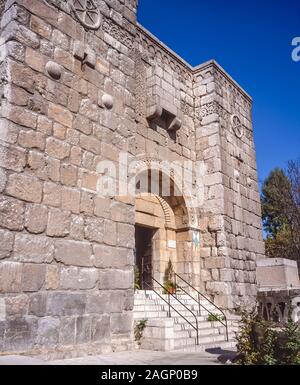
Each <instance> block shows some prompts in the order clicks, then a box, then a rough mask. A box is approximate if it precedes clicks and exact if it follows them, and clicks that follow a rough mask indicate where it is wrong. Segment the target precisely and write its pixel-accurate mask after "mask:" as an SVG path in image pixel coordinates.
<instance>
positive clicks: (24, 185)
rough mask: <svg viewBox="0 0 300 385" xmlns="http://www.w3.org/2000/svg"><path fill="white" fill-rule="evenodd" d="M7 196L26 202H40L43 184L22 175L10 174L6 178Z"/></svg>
mask: <svg viewBox="0 0 300 385" xmlns="http://www.w3.org/2000/svg"><path fill="white" fill-rule="evenodd" d="M6 191H7V194H8V195H11V196H13V197H15V198H20V199H22V200H24V201H27V202H34V203H40V202H41V201H42V192H43V184H42V183H41V182H40V181H38V180H37V179H35V178H33V177H30V176H26V175H23V174H12V175H10V177H9V178H8V184H7V188H6Z"/></svg>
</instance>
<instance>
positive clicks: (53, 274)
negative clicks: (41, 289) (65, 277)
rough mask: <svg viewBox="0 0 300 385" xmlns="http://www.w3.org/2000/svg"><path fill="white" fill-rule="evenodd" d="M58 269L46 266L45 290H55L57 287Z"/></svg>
mask: <svg viewBox="0 0 300 385" xmlns="http://www.w3.org/2000/svg"><path fill="white" fill-rule="evenodd" d="M59 279H60V278H59V268H58V266H54V265H47V268H46V283H45V285H46V289H47V290H56V289H58V287H59Z"/></svg>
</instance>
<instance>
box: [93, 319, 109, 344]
mask: <svg viewBox="0 0 300 385" xmlns="http://www.w3.org/2000/svg"><path fill="white" fill-rule="evenodd" d="M109 336H110V317H109V316H108V315H102V316H94V317H93V318H92V335H91V338H92V342H96V341H103V340H105V339H106V338H108V337H109Z"/></svg>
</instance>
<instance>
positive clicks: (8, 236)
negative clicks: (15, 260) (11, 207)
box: [0, 230, 14, 259]
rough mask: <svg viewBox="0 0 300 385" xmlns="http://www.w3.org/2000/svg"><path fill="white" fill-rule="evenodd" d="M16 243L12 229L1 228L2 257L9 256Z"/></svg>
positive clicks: (0, 246) (0, 244)
mask: <svg viewBox="0 0 300 385" xmlns="http://www.w3.org/2000/svg"><path fill="white" fill-rule="evenodd" d="M13 243H14V234H13V233H11V232H10V231H6V230H0V259H3V258H7V257H9V255H10V253H11V251H12V249H13Z"/></svg>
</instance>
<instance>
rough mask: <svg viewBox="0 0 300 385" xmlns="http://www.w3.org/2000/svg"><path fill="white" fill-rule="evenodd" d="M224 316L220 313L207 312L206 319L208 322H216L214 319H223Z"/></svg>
mask: <svg viewBox="0 0 300 385" xmlns="http://www.w3.org/2000/svg"><path fill="white" fill-rule="evenodd" d="M224 320H225V319H224V316H222V315H220V314H213V313H211V314H209V315H208V317H207V321H208V322H216V321H224Z"/></svg>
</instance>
